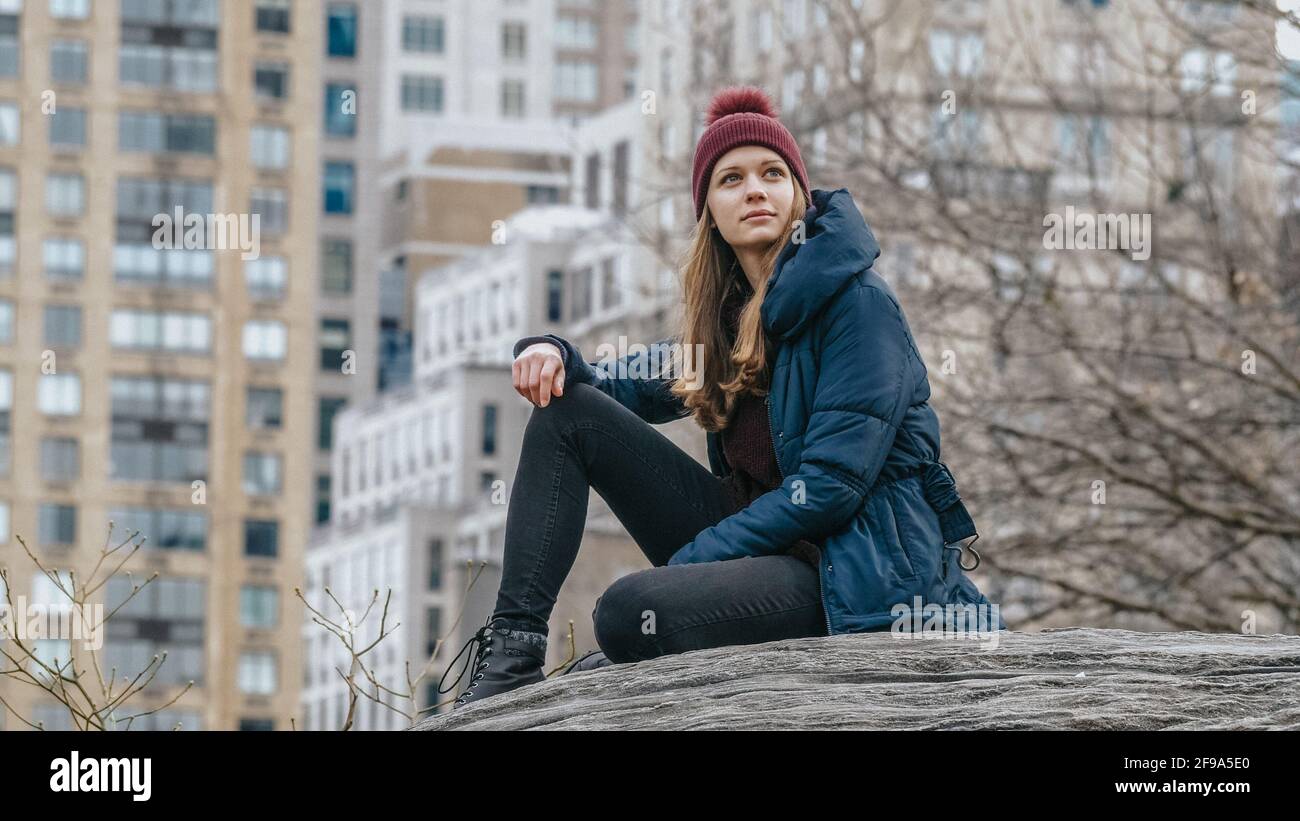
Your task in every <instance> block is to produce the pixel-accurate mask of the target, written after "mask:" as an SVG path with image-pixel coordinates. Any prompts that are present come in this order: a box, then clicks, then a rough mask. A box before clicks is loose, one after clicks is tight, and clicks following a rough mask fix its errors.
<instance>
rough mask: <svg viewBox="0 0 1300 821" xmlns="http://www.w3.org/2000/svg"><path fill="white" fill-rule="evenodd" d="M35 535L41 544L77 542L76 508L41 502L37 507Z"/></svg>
mask: <svg viewBox="0 0 1300 821" xmlns="http://www.w3.org/2000/svg"><path fill="white" fill-rule="evenodd" d="M36 516H37V523H36V535H37V538H38V539H39V540H40V543H41V544H42V545H63V544H76V543H77V508H76V507H74V506H72V505H54V504H43V505H41V506H40V507H39V508H38V509H37V513H36Z"/></svg>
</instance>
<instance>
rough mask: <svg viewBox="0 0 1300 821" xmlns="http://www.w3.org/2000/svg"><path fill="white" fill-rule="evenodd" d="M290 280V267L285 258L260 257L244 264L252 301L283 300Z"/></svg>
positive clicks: (245, 279) (245, 277) (245, 278)
mask: <svg viewBox="0 0 1300 821" xmlns="http://www.w3.org/2000/svg"><path fill="white" fill-rule="evenodd" d="M288 278H289V265H288V262H286V261H285V258H284V257H258V258H257V259H250V260H248V261H247V262H245V263H244V281H245V283H246V284H247V286H248V296H249V298H250V299H257V300H273V299H280V298H282V297H283V296H284V286H285V282H286V281H287V280H288Z"/></svg>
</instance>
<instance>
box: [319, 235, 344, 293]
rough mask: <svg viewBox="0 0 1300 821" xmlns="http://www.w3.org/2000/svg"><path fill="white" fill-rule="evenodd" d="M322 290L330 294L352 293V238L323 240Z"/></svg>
mask: <svg viewBox="0 0 1300 821" xmlns="http://www.w3.org/2000/svg"><path fill="white" fill-rule="evenodd" d="M321 290H322V291H324V292H326V293H330V294H350V293H352V240H348V239H333V238H330V239H325V240H322V241H321Z"/></svg>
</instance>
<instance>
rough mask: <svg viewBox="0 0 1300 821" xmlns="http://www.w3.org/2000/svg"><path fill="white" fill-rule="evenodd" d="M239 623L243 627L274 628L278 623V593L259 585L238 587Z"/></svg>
mask: <svg viewBox="0 0 1300 821" xmlns="http://www.w3.org/2000/svg"><path fill="white" fill-rule="evenodd" d="M239 623H240V624H241V625H243V626H244V627H261V628H266V629H271V628H274V627H276V626H277V625H278V624H279V623H280V591H279V590H277V589H276V588H274V587H271V586H270V585H261V584H246V585H243V586H242V587H240V588H239Z"/></svg>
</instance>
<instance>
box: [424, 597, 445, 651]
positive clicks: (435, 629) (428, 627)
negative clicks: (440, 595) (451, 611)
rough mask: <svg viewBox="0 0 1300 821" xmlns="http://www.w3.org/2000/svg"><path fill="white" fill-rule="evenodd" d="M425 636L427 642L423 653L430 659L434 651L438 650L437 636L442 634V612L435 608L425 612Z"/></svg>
mask: <svg viewBox="0 0 1300 821" xmlns="http://www.w3.org/2000/svg"><path fill="white" fill-rule="evenodd" d="M424 621H425V627H424V629H425V635H426V636H427V637H428V640H427V641H426V642H425V647H424V653H425V655H427V656H429V657H432V656H433V653H434V651H435V650H437V649H438V636H439V635H440V634H441V633H442V611H441V610H440V609H438V608H437V607H430V608H428V610H427V611H426V612H425V617H424Z"/></svg>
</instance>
